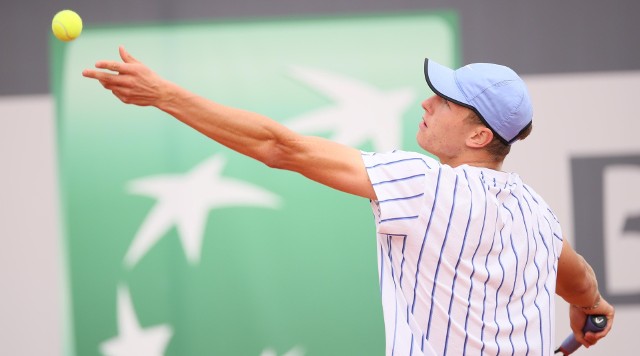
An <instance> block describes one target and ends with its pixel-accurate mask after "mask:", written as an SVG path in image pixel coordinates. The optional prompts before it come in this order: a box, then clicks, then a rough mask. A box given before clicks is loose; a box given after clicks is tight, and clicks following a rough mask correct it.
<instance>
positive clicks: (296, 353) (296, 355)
mask: <svg viewBox="0 0 640 356" xmlns="http://www.w3.org/2000/svg"><path fill="white" fill-rule="evenodd" d="M260 356H278V354H277V353H276V351H275V350H273V349H265V350H263V351H262V353H261V354H260ZM282 356H304V350H303V349H302V348H300V347H299V346H296V347H294V348H292V349H291V350H289V351H287V352H286V353H285V354H283V355H282Z"/></svg>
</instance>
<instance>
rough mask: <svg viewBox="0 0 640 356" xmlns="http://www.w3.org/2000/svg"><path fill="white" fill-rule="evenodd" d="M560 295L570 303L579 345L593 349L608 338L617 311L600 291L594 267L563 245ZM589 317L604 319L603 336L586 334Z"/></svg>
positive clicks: (557, 284)
mask: <svg viewBox="0 0 640 356" xmlns="http://www.w3.org/2000/svg"><path fill="white" fill-rule="evenodd" d="M556 293H557V294H558V295H559V296H561V297H562V298H563V299H564V300H566V301H567V303H569V304H570V305H571V306H570V307H569V318H570V320H571V329H572V330H573V334H574V336H575V338H576V341H578V342H580V343H581V344H582V345H584V346H586V347H589V346H591V345H594V344H595V343H596V342H598V340H600V339H601V338H603V337H605V336H606V335H607V334H608V333H609V330H611V326H612V324H613V317H614V314H615V311H614V309H613V307H612V306H611V305H610V304H609V303H607V301H606V300H604V298H602V296H600V292H599V291H598V282H597V280H596V276H595V273H594V272H593V269H592V268H591V266H590V265H589V264H588V263H587V261H585V260H584V258H583V257H582V256H580V255H579V254H578V253H576V251H575V250H574V249H573V248H572V247H571V245H569V243H568V242H567V240H566V239H565V240H564V241H563V242H562V252H561V253H560V259H559V260H558V279H557V281H556ZM587 315H604V316H606V317H607V327H606V328H605V329H604V330H603V331H601V332H599V333H591V332H588V333H587V334H586V335H585V334H583V332H582V328H583V326H584V323H585V321H586V318H587Z"/></svg>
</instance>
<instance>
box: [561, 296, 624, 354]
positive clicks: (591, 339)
mask: <svg viewBox="0 0 640 356" xmlns="http://www.w3.org/2000/svg"><path fill="white" fill-rule="evenodd" d="M614 314H615V310H614V308H613V306H611V305H610V304H609V303H608V302H607V301H606V300H604V298H601V299H600V302H599V304H598V307H597V308H594V309H590V310H584V309H581V308H580V307H577V306H574V305H572V306H570V307H569V319H570V321H571V330H573V335H574V337H575V339H576V341H578V342H579V343H581V344H582V345H583V346H584V347H587V348H588V347H590V346H593V345H595V344H596V343H597V342H598V341H599V340H600V339H602V338H603V337H605V336H607V334H608V333H609V331H610V330H611V327H612V326H613V317H614ZM587 315H604V316H606V317H607V326H606V327H605V328H604V330H602V331H600V332H597V333H593V332H587V333H583V332H582V328H583V327H584V324H585V322H586V320H587Z"/></svg>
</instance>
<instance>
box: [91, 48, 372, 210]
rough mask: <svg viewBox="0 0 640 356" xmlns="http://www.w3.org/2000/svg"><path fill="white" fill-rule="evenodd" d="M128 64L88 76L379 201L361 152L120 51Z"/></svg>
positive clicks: (234, 144) (254, 153) (266, 158)
mask: <svg viewBox="0 0 640 356" xmlns="http://www.w3.org/2000/svg"><path fill="white" fill-rule="evenodd" d="M120 57H121V58H122V61H123V62H114V61H100V62H98V63H96V68H98V69H108V70H111V71H113V72H117V74H114V73H109V72H105V71H99V70H90V69H87V70H85V71H83V75H84V76H85V77H88V78H93V79H97V80H98V81H100V83H101V84H102V85H103V86H104V87H105V88H106V89H108V90H111V91H112V92H113V94H114V95H115V96H116V97H118V98H119V99H120V100H122V101H123V102H124V103H127V104H135V105H140V106H155V107H157V108H158V109H160V110H162V111H165V112H167V113H168V114H170V115H172V116H174V117H175V118H177V119H178V120H180V121H182V122H184V123H185V124H187V125H189V126H191V127H193V128H194V129H196V130H197V131H199V132H201V133H202V134H204V135H206V136H207V137H209V138H211V139H213V140H215V141H217V142H219V143H221V144H223V145H225V146H227V147H229V148H230V149H232V150H234V151H237V152H239V153H242V154H244V155H246V156H249V157H252V158H254V159H256V160H258V161H260V162H263V163H264V164H266V165H268V166H269V167H273V168H278V169H286V170H290V171H294V172H298V173H300V174H302V175H304V176H306V177H308V178H309V179H312V180H314V181H316V182H319V183H321V184H324V185H327V186H329V187H331V188H334V189H338V190H341V191H344V192H347V193H351V194H354V195H358V196H362V197H365V198H369V199H375V198H376V196H375V191H374V190H373V187H372V186H371V183H370V182H369V177H368V175H367V172H366V169H365V167H364V163H363V161H362V158H361V155H360V151H358V150H357V149H354V148H351V147H347V146H344V145H341V144H338V143H335V142H332V141H329V140H325V139H322V138H318V137H311V136H303V135H300V134H297V133H295V132H293V131H291V130H289V129H288V128H286V127H285V126H283V125H281V124H279V123H278V122H276V121H274V120H271V119H269V118H267V117H265V116H263V115H260V114H256V113H253V112H249V111H244V110H240V109H236V108H232V107H228V106H224V105H221V104H218V103H215V102H213V101H210V100H207V99H205V98H203V97H200V96H198V95H195V94H193V93H191V92H189V91H188V90H186V89H184V88H181V87H179V86H178V85H176V84H174V83H171V82H168V81H166V80H164V79H162V78H161V77H159V76H158V75H156V74H155V73H154V72H153V71H151V70H150V69H149V68H148V67H146V66H145V65H143V64H142V63H140V62H139V61H137V60H136V59H134V58H133V57H132V56H131V55H129V53H127V52H126V51H125V50H124V48H123V47H120Z"/></svg>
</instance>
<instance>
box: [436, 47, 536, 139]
mask: <svg viewBox="0 0 640 356" xmlns="http://www.w3.org/2000/svg"><path fill="white" fill-rule="evenodd" d="M424 76H425V78H426V79H427V83H428V84H429V87H430V88H431V90H433V92H434V93H436V94H437V95H439V96H442V97H444V98H445V99H447V100H450V101H452V102H454V103H456V104H458V105H462V106H464V107H467V108H469V109H471V110H473V111H474V112H475V113H476V114H477V115H478V117H480V119H481V120H482V121H483V122H484V123H485V124H486V125H487V126H488V127H489V128H490V129H491V130H493V132H494V133H495V134H496V135H497V136H498V137H499V138H500V139H501V140H502V142H504V143H506V144H511V143H513V142H514V141H515V140H516V137H518V135H519V134H520V132H522V131H523V130H524V129H526V128H527V126H529V125H530V124H531V120H532V118H533V107H532V105H531V99H530V98H529V92H528V91H527V86H526V85H525V84H524V81H523V80H522V78H520V77H519V76H518V74H516V72H514V71H513V70H512V69H511V68H509V67H505V66H502V65H498V64H492V63H473V64H469V65H466V66H464V67H461V68H458V69H456V70H453V69H451V68H447V67H445V66H443V65H441V64H438V63H436V62H434V61H432V60H430V59H428V58H427V59H425V60H424Z"/></svg>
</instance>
